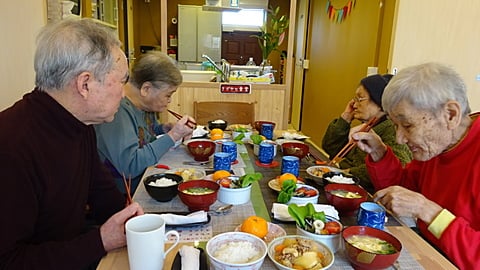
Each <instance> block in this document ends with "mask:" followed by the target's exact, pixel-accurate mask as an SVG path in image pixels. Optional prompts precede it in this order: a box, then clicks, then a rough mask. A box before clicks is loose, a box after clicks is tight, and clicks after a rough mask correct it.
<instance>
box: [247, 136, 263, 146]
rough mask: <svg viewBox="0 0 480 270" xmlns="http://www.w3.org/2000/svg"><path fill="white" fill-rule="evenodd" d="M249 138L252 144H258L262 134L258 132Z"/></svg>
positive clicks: (261, 139)
mask: <svg viewBox="0 0 480 270" xmlns="http://www.w3.org/2000/svg"><path fill="white" fill-rule="evenodd" d="M250 139H251V140H252V142H253V143H254V144H260V143H261V142H262V141H263V138H262V135H259V134H252V135H251V136H250Z"/></svg>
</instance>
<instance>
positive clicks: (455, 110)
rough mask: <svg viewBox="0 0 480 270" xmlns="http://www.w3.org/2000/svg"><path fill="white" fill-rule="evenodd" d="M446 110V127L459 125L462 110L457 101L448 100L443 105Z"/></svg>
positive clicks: (452, 127) (450, 127)
mask: <svg viewBox="0 0 480 270" xmlns="http://www.w3.org/2000/svg"><path fill="white" fill-rule="evenodd" d="M444 109H445V112H446V118H447V119H445V120H446V121H447V127H448V129H450V130H452V129H455V128H456V127H458V126H459V125H460V123H461V122H462V110H461V108H460V104H459V103H458V102H457V101H454V100H449V101H447V103H445V106H444Z"/></svg>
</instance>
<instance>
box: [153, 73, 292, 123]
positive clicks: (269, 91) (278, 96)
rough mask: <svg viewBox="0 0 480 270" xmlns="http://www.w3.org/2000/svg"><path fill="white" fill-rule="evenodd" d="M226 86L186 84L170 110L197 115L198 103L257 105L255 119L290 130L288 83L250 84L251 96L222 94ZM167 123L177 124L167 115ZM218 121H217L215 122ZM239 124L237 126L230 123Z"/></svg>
mask: <svg viewBox="0 0 480 270" xmlns="http://www.w3.org/2000/svg"><path fill="white" fill-rule="evenodd" d="M222 84H238V83H218V82H184V83H182V84H181V85H180V87H178V89H177V92H176V93H175V94H174V95H173V96H172V102H171V103H170V104H169V106H168V108H169V109H170V110H173V111H175V112H178V113H180V114H182V115H184V114H187V115H190V116H194V111H193V102H194V101H233V102H254V103H255V120H267V121H272V122H275V123H276V124H277V127H276V128H277V129H286V128H287V124H288V114H289V104H288V102H287V101H288V97H289V95H290V93H289V91H288V89H287V87H286V85H284V84H248V85H250V86H251V91H250V93H238V94H237V93H221V92H220V86H221V85H222ZM161 117H162V120H163V121H169V122H174V121H176V119H175V118H173V117H172V116H171V115H168V114H167V113H163V114H162V116H161ZM212 120H216V119H212ZM230 124H236V123H230Z"/></svg>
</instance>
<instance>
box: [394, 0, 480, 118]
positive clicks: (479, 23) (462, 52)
mask: <svg viewBox="0 0 480 270" xmlns="http://www.w3.org/2000/svg"><path fill="white" fill-rule="evenodd" d="M397 3H398V6H397V23H396V30H395V34H394V42H393V43H392V46H393V47H392V49H393V51H392V52H393V54H392V58H391V64H390V68H394V67H397V68H399V69H401V68H403V67H407V66H410V65H415V64H419V63H423V62H429V61H434V62H440V63H444V64H447V65H450V66H453V67H454V68H455V69H456V70H457V71H458V72H459V73H460V75H461V76H462V77H463V79H464V80H465V82H466V85H467V88H468V96H469V101H470V106H471V108H472V111H480V18H479V17H480V12H479V10H480V1H478V0H462V1H451V0H422V1H418V0H397ZM390 70H391V69H390ZM477 76H479V79H478V80H477Z"/></svg>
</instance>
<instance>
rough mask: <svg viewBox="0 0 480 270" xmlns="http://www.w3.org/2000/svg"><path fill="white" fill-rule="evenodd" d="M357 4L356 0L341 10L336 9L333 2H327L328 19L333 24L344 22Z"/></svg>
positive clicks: (351, 0) (352, 0)
mask: <svg viewBox="0 0 480 270" xmlns="http://www.w3.org/2000/svg"><path fill="white" fill-rule="evenodd" d="M355 2H356V0H350V1H348V3H347V4H346V5H345V6H343V7H341V8H335V7H334V6H333V5H332V1H330V0H328V1H327V14H328V18H329V19H330V20H331V21H332V22H336V23H341V22H343V21H344V20H345V19H347V16H348V15H350V13H351V12H352V9H353V8H354V7H355Z"/></svg>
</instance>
